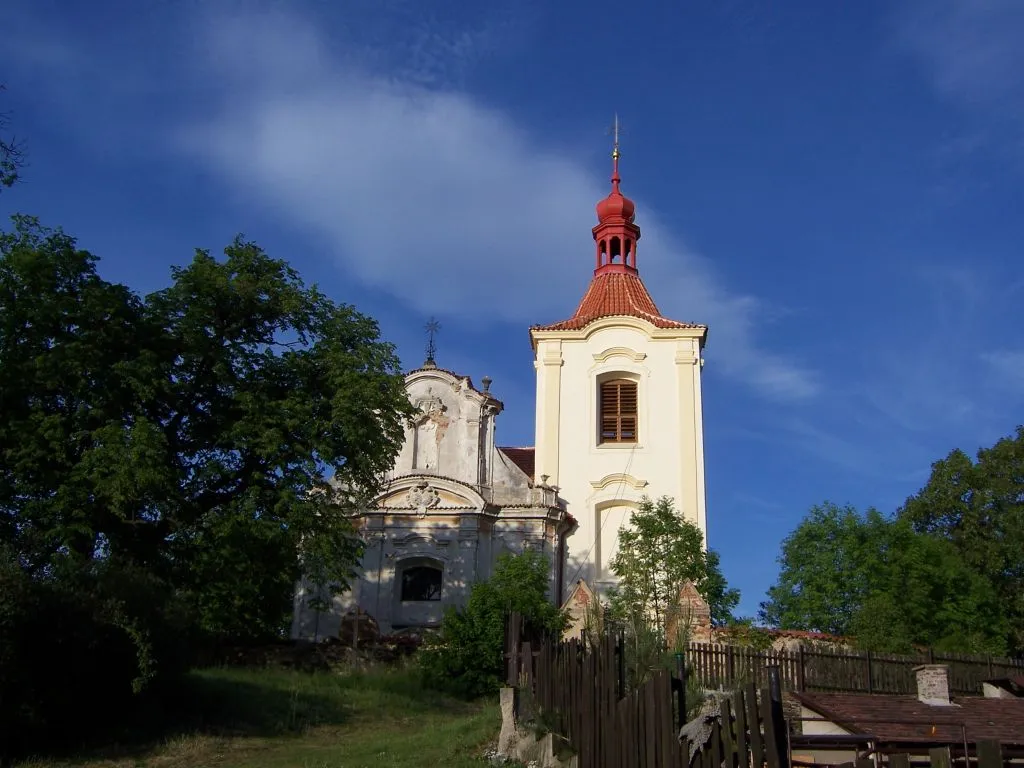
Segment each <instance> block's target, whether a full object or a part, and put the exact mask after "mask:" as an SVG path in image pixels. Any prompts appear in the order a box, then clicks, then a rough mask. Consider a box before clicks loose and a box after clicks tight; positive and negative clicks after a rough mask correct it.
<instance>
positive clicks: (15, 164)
mask: <svg viewBox="0 0 1024 768" xmlns="http://www.w3.org/2000/svg"><path fill="white" fill-rule="evenodd" d="M2 90H4V86H2V85H0V91H2ZM9 121H10V118H9V117H8V115H7V113H6V112H0V132H2V133H0V188H2V187H10V186H12V185H13V184H14V183H15V182H17V181H18V179H19V177H20V175H21V169H22V167H24V165H25V147H24V145H23V144H22V143H21V142H20V141H19V140H18V139H17V138H16V137H14V136H13V135H7V134H6V129H7V127H8V124H9Z"/></svg>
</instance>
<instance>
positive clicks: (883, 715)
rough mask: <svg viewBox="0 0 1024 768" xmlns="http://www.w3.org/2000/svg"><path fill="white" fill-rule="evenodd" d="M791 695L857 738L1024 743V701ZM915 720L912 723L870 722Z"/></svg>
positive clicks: (970, 698)
mask: <svg viewBox="0 0 1024 768" xmlns="http://www.w3.org/2000/svg"><path fill="white" fill-rule="evenodd" d="M793 696H794V697H795V698H796V699H797V700H798V701H799V702H800V703H801V704H803V705H804V706H806V707H807V708H808V709H811V710H814V711H815V712H817V713H818V714H820V715H823V716H824V717H826V718H828V719H829V720H831V721H832V722H834V723H836V724H837V725H839V726H842V727H843V728H845V729H847V730H849V731H852V732H854V733H861V734H868V735H871V736H873V737H875V738H876V739H878V740H880V741H949V742H953V743H958V744H961V743H963V741H964V732H963V731H962V730H961V725H963V726H964V728H966V738H967V741H969V742H973V741H979V740H982V739H996V740H998V741H1001V742H1003V743H1004V744H1024V699H995V698H991V699H989V698H984V697H981V696H965V697H963V698H956V699H953V704H954V705H955V706H948V707H943V706H932V705H930V704H925V703H924V702H922V701H919V700H918V698H917V697H916V696H882V695H870V694H858V693H795V694H793ZM875 720H882V721H884V720H889V721H894V720H898V721H913V724H899V723H893V722H888V723H886V722H870V721H875Z"/></svg>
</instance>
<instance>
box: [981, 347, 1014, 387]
mask: <svg viewBox="0 0 1024 768" xmlns="http://www.w3.org/2000/svg"><path fill="white" fill-rule="evenodd" d="M981 359H982V361H983V362H984V363H986V364H987V365H988V367H989V369H990V370H991V372H992V373H993V374H995V376H996V377H998V380H999V383H1001V384H1003V385H1004V386H1007V387H1010V388H1012V389H1014V390H1016V391H1017V392H1020V391H1022V390H1024V350H999V351H995V352H985V353H983V354H982V355H981Z"/></svg>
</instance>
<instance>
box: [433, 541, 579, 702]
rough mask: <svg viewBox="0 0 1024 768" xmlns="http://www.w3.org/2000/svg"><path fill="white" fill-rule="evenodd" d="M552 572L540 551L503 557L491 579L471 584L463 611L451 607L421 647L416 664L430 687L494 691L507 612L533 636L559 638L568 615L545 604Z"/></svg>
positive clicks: (501, 661) (471, 693)
mask: <svg viewBox="0 0 1024 768" xmlns="http://www.w3.org/2000/svg"><path fill="white" fill-rule="evenodd" d="M550 572H551V563H550V561H549V560H548V558H547V557H546V556H544V555H542V554H540V553H538V552H533V551H530V550H526V551H524V552H523V553H522V554H518V555H513V554H511V553H505V554H503V555H501V556H500V557H499V558H498V561H497V563H496V564H495V567H494V573H493V574H492V575H491V577H490V578H489V579H487V580H485V581H479V582H477V583H476V584H474V585H473V587H472V590H471V591H470V594H469V600H468V601H467V603H466V606H465V607H464V608H463V609H461V610H459V609H456V608H455V607H451V608H449V609H448V610H447V611H446V612H445V615H444V621H443V623H442V625H441V633H440V635H438V636H435V637H430V638H428V639H427V640H426V642H425V643H424V646H423V648H422V650H421V651H420V663H421V665H422V669H423V672H424V676H425V678H426V682H427V683H428V685H430V686H432V687H434V688H438V689H441V690H449V691H452V692H454V693H457V694H459V695H461V696H467V697H476V696H482V695H484V694H487V693H492V692H493V691H496V690H497V689H498V686H499V685H501V681H502V679H503V677H504V675H503V674H502V673H503V670H504V647H505V621H506V618H507V617H508V614H509V613H510V612H511V611H515V612H517V613H519V614H520V615H522V617H523V620H524V622H525V625H526V627H527V628H528V629H530V630H531V631H533V632H537V633H541V634H545V633H546V634H551V635H554V636H560V635H561V633H562V632H563V631H564V629H565V626H566V616H565V615H564V614H563V613H562V612H561V611H560V610H559V609H558V608H557V607H556V606H554V605H553V604H552V603H551V601H550V600H549V599H548V578H549V574H550Z"/></svg>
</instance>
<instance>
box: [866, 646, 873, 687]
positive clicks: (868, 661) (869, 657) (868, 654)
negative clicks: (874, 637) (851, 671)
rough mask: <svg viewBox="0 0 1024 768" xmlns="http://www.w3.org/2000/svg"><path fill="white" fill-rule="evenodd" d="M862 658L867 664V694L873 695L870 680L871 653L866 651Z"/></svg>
mask: <svg viewBox="0 0 1024 768" xmlns="http://www.w3.org/2000/svg"><path fill="white" fill-rule="evenodd" d="M864 658H865V659H867V664H868V693H874V692H875V690H874V685H873V682H872V679H871V651H868V652H867V654H866V655H865V657H864Z"/></svg>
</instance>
